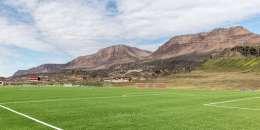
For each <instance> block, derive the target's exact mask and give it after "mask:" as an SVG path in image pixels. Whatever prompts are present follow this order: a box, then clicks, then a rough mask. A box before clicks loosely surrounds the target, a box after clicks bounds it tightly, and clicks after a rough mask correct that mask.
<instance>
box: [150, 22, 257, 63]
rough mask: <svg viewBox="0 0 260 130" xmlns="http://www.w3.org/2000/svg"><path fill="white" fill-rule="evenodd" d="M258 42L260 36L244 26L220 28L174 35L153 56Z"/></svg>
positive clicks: (218, 48) (178, 54) (170, 55)
mask: <svg viewBox="0 0 260 130" xmlns="http://www.w3.org/2000/svg"><path fill="white" fill-rule="evenodd" d="M258 43H260V36H259V35H257V34H255V33H252V32H250V31H248V30H247V29H245V28H243V27H240V26H238V27H232V28H219V29H215V30H213V31H211V32H204V33H198V34H191V35H181V36H176V37H173V38H172V39H170V40H169V41H168V42H167V43H165V44H164V45H162V46H161V47H160V48H159V49H158V50H156V51H155V52H154V53H153V54H152V56H151V57H152V58H153V59H167V58H172V57H176V56H180V55H186V54H190V53H208V52H213V51H222V50H224V49H225V48H232V47H235V46H239V45H256V44H258Z"/></svg>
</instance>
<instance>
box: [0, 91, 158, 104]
mask: <svg viewBox="0 0 260 130" xmlns="http://www.w3.org/2000/svg"><path fill="white" fill-rule="evenodd" d="M159 95H161V94H160V93H153V94H131V95H128V94H125V95H121V96H106V97H102V96H101V97H86V98H58V99H43V100H27V101H14V102H3V103H0V104H22V103H43V102H57V101H77V100H88V99H109V98H126V97H144V96H159Z"/></svg>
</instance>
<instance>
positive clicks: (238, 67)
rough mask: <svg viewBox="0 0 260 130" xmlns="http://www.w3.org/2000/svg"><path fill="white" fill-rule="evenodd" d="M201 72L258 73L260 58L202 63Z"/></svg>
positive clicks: (229, 59) (222, 59) (213, 60)
mask: <svg viewBox="0 0 260 130" xmlns="http://www.w3.org/2000/svg"><path fill="white" fill-rule="evenodd" d="M201 69H202V70H207V71H226V72H229V71H254V72H260V58H259V57H258V58H253V57H252V58H218V59H211V60H209V61H207V62H206V63H204V64H203V65H202V67H201Z"/></svg>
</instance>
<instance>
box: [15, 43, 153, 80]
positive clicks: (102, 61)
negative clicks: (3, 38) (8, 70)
mask: <svg viewBox="0 0 260 130" xmlns="http://www.w3.org/2000/svg"><path fill="white" fill-rule="evenodd" d="M149 55H151V52H149V51H146V50H141V49H138V48H135V47H130V46H126V45H116V46H111V47H108V48H104V49H101V50H100V51H98V52H97V53H95V54H93V55H87V56H81V57H78V58H76V59H74V60H72V61H71V62H69V63H67V64H44V65H40V66H38V67H35V68H32V69H29V70H19V71H17V72H16V73H15V74H14V76H21V75H28V74H37V73H53V72H59V71H61V70H64V69H86V70H90V69H91V70H93V69H94V70H97V69H105V68H108V67H110V66H111V65H115V64H123V63H129V62H134V61H138V60H142V59H144V58H145V57H147V56H149Z"/></svg>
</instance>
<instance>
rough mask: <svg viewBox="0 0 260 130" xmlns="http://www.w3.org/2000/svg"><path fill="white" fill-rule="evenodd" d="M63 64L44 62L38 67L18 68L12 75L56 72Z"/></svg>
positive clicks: (62, 67)
mask: <svg viewBox="0 0 260 130" xmlns="http://www.w3.org/2000/svg"><path fill="white" fill-rule="evenodd" d="M64 67H65V65H64V64H44V65H40V66H38V67H34V68H31V69H29V70H18V71H17V72H16V73H15V74H14V76H21V75H28V74H37V73H52V72H58V71H60V70H62V69H64Z"/></svg>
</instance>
